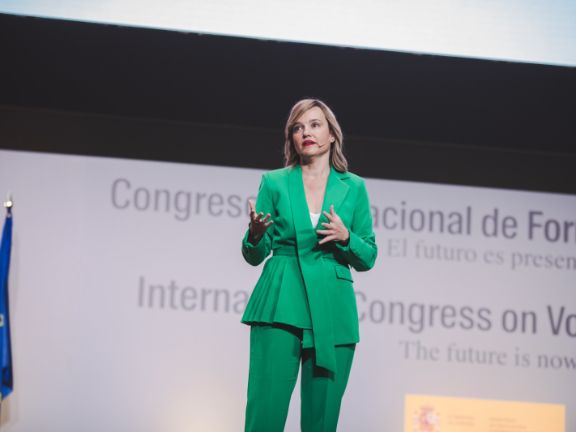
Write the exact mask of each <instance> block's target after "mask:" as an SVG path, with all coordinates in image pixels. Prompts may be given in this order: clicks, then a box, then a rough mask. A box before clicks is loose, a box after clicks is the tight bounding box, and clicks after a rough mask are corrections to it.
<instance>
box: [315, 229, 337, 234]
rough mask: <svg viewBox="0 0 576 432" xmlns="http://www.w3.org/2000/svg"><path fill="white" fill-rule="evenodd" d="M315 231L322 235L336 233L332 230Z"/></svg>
mask: <svg viewBox="0 0 576 432" xmlns="http://www.w3.org/2000/svg"><path fill="white" fill-rule="evenodd" d="M316 232H317V233H318V234H322V235H328V234H336V233H335V232H334V230H316Z"/></svg>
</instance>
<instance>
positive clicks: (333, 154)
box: [284, 99, 348, 172]
mask: <svg viewBox="0 0 576 432" xmlns="http://www.w3.org/2000/svg"><path fill="white" fill-rule="evenodd" d="M314 107H318V108H320V109H321V110H322V112H323V113H324V116H325V117H326V121H327V122H328V128H329V130H330V134H331V135H332V136H333V137H334V142H333V143H332V145H331V147H330V164H331V165H332V166H333V167H334V168H336V169H337V170H338V171H340V172H346V171H348V161H347V160H346V157H344V153H343V151H342V149H343V142H344V136H343V135H342V129H341V128H340V125H339V124H338V120H336V116H335V115H334V113H333V112H332V110H331V109H330V108H329V107H328V105H326V104H325V103H324V102H322V101H321V100H319V99H302V100H300V101H298V102H296V104H294V106H293V107H292V109H291V110H290V115H289V116H288V120H287V121H286V127H285V128H284V138H285V141H284V165H285V166H294V165H296V164H298V163H300V155H298V153H297V152H296V148H295V147H294V141H292V129H293V127H294V124H295V123H296V120H298V119H299V118H300V116H302V114H304V113H305V112H306V111H308V110H309V109H311V108H314Z"/></svg>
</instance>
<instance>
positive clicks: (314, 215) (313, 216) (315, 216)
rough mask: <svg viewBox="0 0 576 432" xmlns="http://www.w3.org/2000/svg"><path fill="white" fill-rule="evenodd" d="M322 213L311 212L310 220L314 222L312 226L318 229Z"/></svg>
mask: <svg viewBox="0 0 576 432" xmlns="http://www.w3.org/2000/svg"><path fill="white" fill-rule="evenodd" d="M320 214H321V213H312V212H310V220H311V221H312V226H313V227H316V225H318V219H320Z"/></svg>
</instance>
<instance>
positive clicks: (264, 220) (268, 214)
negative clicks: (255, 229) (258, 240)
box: [260, 213, 270, 223]
mask: <svg viewBox="0 0 576 432" xmlns="http://www.w3.org/2000/svg"><path fill="white" fill-rule="evenodd" d="M268 219H270V213H267V214H266V216H265V217H264V218H263V219H260V222H262V223H266V222H268Z"/></svg>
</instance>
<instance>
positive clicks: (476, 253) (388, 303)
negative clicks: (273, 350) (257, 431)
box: [0, 151, 576, 432]
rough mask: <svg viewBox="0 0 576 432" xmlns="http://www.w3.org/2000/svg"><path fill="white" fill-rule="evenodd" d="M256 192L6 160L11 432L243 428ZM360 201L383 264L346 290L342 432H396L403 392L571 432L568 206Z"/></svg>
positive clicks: (108, 164) (412, 194) (256, 177)
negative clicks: (501, 406) (540, 407)
mask: <svg viewBox="0 0 576 432" xmlns="http://www.w3.org/2000/svg"><path fill="white" fill-rule="evenodd" d="M260 175H261V172H260V171H257V170H251V169H240V168H222V167H213V166H199V165H187V164H176V163H160V162H142V161H130V160H119V159H106V158H92V157H77V156H63V155H48V154H35V153H24V152H12V151H0V194H2V195H4V194H5V193H6V192H8V191H11V192H12V194H13V196H14V201H15V207H14V240H13V255H12V267H11V278H10V290H11V291H10V294H11V308H12V309H11V313H12V333H13V334H12V338H13V351H14V373H15V390H14V393H13V394H12V395H11V396H10V397H9V398H8V399H7V400H6V401H5V402H4V403H3V406H2V430H3V431H6V432H34V431H42V432H51V431H54V432H56V431H58V432H65V431H70V432H74V431H83V432H92V431H94V432H96V431H97V432H102V431H109V432H116V431H118V432H130V431H134V432H148V431H150V432H183V431H211V432H212V431H239V430H242V425H243V415H244V412H243V410H244V403H245V392H246V378H247V367H248V335H249V329H248V327H246V326H244V325H242V324H241V323H240V322H239V320H240V316H241V312H242V310H243V308H244V305H245V303H246V300H247V296H248V295H249V293H250V291H251V289H252V287H253V286H254V283H255V281H256V279H257V277H258V275H259V272H260V271H261V268H260V267H258V268H253V267H251V266H250V265H248V264H246V263H245V262H244V261H243V259H242V257H241V254H240V240H241V238H242V235H243V233H244V230H245V228H246V226H247V216H246V210H245V209H246V201H247V199H248V198H249V197H251V196H253V195H254V194H255V193H256V191H257V188H258V184H259V181H260ZM367 184H368V188H369V193H370V197H371V201H372V205H373V212H374V216H375V232H376V236H377V242H378V245H379V250H380V253H379V257H378V261H377V263H376V266H375V268H374V269H373V270H372V271H370V272H368V273H362V274H360V273H354V278H355V284H356V285H355V286H356V289H357V299H358V306H359V313H360V316H361V338H362V341H361V343H360V344H359V346H358V349H357V357H356V362H355V364H354V367H353V370H352V375H351V381H350V385H349V390H348V391H347V393H346V396H345V400H344V405H343V409H342V416H341V422H340V430H342V431H360V432H371V431H387V432H389V431H399V432H400V431H402V430H403V419H404V396H405V394H432V395H440V396H454V397H464V398H478V399H499V400H514V401H529V402H541V403H553V404H561V405H565V406H566V415H567V417H566V431H574V430H576V415H575V414H574V411H575V408H576V399H575V398H574V388H576V345H575V344H574V342H575V337H576V296H575V293H574V290H575V289H576V286H575V281H576V278H575V274H576V197H575V196H568V195H559V194H543V193H532V192H519V191H505V190H492V189H483V188H472V187H459V186H447V185H429V184H421V183H410V182H398V181H386V180H373V179H368V180H367ZM442 218H443V221H442V220H441V219H442ZM496 219H497V223H495V221H496ZM503 227H504V228H503ZM402 314H403V315H402ZM487 352H493V354H492V361H491V362H489V363H490V364H486V362H488V360H487V358H488V357H487V354H486V353H487ZM294 396H295V397H294V398H293V404H292V407H291V411H290V417H289V421H288V426H287V429H286V430H287V431H296V430H298V399H297V397H298V392H296V393H295V395H294ZM541 432H547V431H541Z"/></svg>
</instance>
